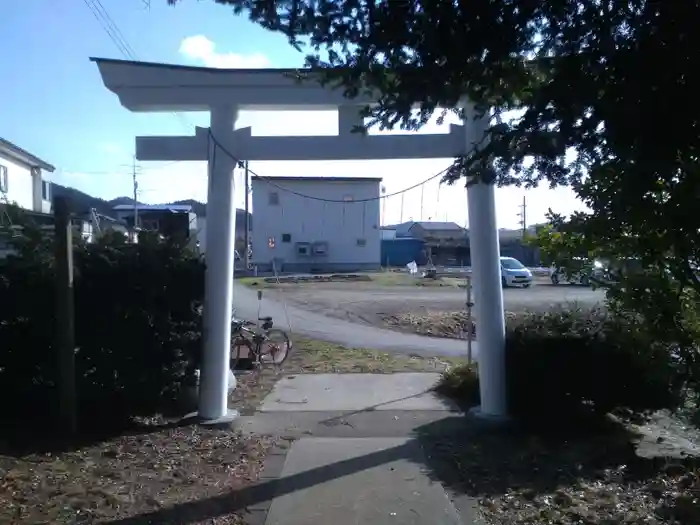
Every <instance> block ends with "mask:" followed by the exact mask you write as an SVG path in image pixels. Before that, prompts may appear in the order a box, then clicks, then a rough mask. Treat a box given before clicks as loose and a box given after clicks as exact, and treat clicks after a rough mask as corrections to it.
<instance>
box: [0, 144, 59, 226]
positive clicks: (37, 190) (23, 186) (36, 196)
mask: <svg viewBox="0 0 700 525" xmlns="http://www.w3.org/2000/svg"><path fill="white" fill-rule="evenodd" d="M55 169H56V168H54V167H53V166H52V165H51V164H49V163H48V162H45V161H43V160H41V159H40V158H38V157H35V156H34V155H32V154H31V153H29V152H28V151H25V150H23V149H22V148H20V147H19V146H15V145H14V144H12V143H11V142H9V141H7V140H5V139H2V138H0V204H17V205H18V206H19V207H20V208H24V209H26V210H31V211H35V212H38V213H51V183H50V182H49V181H48V180H44V178H43V175H42V173H43V172H48V173H53V171H54V170H55Z"/></svg>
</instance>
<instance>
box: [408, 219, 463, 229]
mask: <svg viewBox="0 0 700 525" xmlns="http://www.w3.org/2000/svg"><path fill="white" fill-rule="evenodd" d="M414 224H418V225H419V226H420V227H421V228H423V229H424V230H428V231H438V230H440V231H442V230H460V231H462V230H464V228H462V227H461V226H460V225H459V224H457V223H456V222H440V221H417V222H415V223H414Z"/></svg>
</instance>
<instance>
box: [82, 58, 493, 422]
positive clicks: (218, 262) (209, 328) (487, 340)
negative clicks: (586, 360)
mask: <svg viewBox="0 0 700 525" xmlns="http://www.w3.org/2000/svg"><path fill="white" fill-rule="evenodd" d="M93 60H94V61H95V62H97V63H98V66H99V68H100V72H101V73H102V78H103V80H104V83H105V85H106V86H107V87H108V88H109V89H110V90H111V91H113V92H114V93H116V94H117V95H118V96H119V99H120V102H121V103H122V105H123V106H124V107H126V108H128V109H130V110H132V111H142V112H156V111H161V112H163V111H208V112H209V113H210V116H211V125H210V129H202V128H197V129H196V133H195V135H194V136H183V137H172V136H169V137H138V138H137V139H136V156H137V158H138V159H139V160H152V161H166V160H167V161H202V160H207V161H208V163H209V168H210V171H209V177H208V184H209V186H208V191H207V215H208V220H207V238H206V243H207V255H206V260H207V273H206V296H205V310H204V328H205V330H204V340H205V348H204V359H203V361H204V362H203V366H202V371H201V382H200V404H199V416H200V418H201V419H203V420H205V421H212V422H217V421H222V420H226V418H227V417H228V416H229V412H228V407H227V394H228V388H227V383H228V372H229V366H230V364H229V357H230V337H231V324H230V317H231V310H232V299H233V271H234V246H235V245H234V241H235V205H234V200H233V196H234V186H233V168H234V166H235V164H236V161H238V160H362V159H417V158H449V157H455V156H458V155H461V154H464V153H466V152H467V151H468V150H469V146H470V144H475V143H477V142H480V141H481V139H482V135H483V125H484V123H483V121H482V122H479V121H478V120H476V122H473V123H471V124H470V125H469V126H467V124H466V123H465V125H464V126H451V128H450V133H448V134H433V135H423V134H420V135H417V134H416V135H388V136H387V135H384V136H362V135H358V134H352V133H351V132H350V131H351V129H352V128H353V127H354V126H355V125H357V124H361V119H360V118H359V114H358V105H363V104H367V103H372V102H374V100H372V99H371V98H368V96H366V95H361V96H360V97H358V98H356V99H353V100H348V99H346V98H344V96H343V94H342V91H340V90H331V89H327V88H323V87H322V86H320V85H319V83H317V82H314V81H310V82H309V81H307V82H302V83H299V82H297V81H296V77H297V75H298V73H299V72H298V71H297V70H287V71H285V70H279V69H275V70H260V69H257V70H221V69H209V68H198V67H184V66H172V65H167V64H147V63H142V62H129V61H122V60H105V59H93ZM306 73H307V74H309V75H312V74H313V72H311V71H306ZM240 109H248V110H331V109H332V110H337V111H338V117H339V119H338V120H339V134H338V135H337V136H317V137H308V136H292V137H253V136H252V133H251V130H250V128H244V129H239V130H236V131H234V124H235V121H236V117H237V112H238V110H240ZM465 109H468V110H470V109H473V108H465ZM472 115H473V112H472ZM476 186H477V187H472V189H469V190H468V193H469V204H470V210H469V216H470V219H471V220H470V229H471V230H475V229H476V230H479V231H476V232H474V231H470V244H471V248H472V252H473V257H474V258H475V260H474V278H475V280H476V284H477V292H478V293H477V298H478V297H479V296H480V297H481V298H482V300H481V301H477V305H476V309H477V315H478V318H479V321H480V326H481V328H480V330H479V333H480V335H479V342H478V343H479V346H478V348H479V350H478V351H477V356H478V360H479V375H480V379H481V401H482V403H481V410H480V414H481V415H484V416H487V417H496V418H500V417H503V416H505V415H506V406H505V400H506V398H505V368H504V344H505V340H504V323H503V297H502V291H501V282H500V275H499V273H498V268H499V267H500V265H499V261H498V257H499V253H498V231H497V229H496V223H495V204H494V191H495V190H494V188H493V185H490V186H489V185H485V184H481V183H480V184H478V185H476ZM472 234H474V235H472ZM484 298H486V299H484ZM465 350H466V349H465Z"/></svg>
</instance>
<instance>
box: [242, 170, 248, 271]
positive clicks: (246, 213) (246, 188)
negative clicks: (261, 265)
mask: <svg viewBox="0 0 700 525" xmlns="http://www.w3.org/2000/svg"><path fill="white" fill-rule="evenodd" d="M243 169H244V170H245V171H244V174H243V175H244V177H245V203H244V208H245V232H244V233H243V238H244V239H245V248H244V250H245V256H244V257H243V260H244V261H245V268H246V270H247V269H248V264H250V261H249V260H248V259H249V258H248V252H249V249H248V243H249V239H248V230H249V229H250V222H249V221H250V219H249V213H248V198H249V195H248V193H249V192H250V182H249V177H248V161H247V160H246V161H245V163H244V164H243Z"/></svg>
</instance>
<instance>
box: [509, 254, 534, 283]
mask: <svg viewBox="0 0 700 525" xmlns="http://www.w3.org/2000/svg"><path fill="white" fill-rule="evenodd" d="M501 283H502V284H503V288H510V287H511V286H522V287H523V288H528V287H529V286H530V285H531V284H532V272H531V271H530V270H528V269H527V268H526V267H525V265H524V264H523V263H521V262H520V261H519V260H517V259H514V258H513V257H501Z"/></svg>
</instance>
